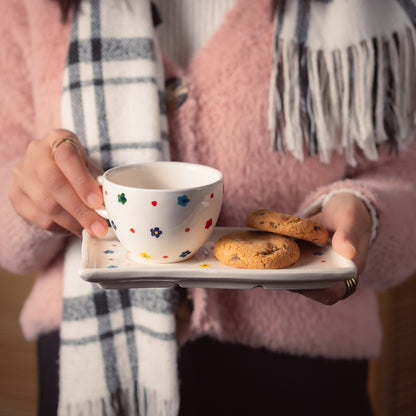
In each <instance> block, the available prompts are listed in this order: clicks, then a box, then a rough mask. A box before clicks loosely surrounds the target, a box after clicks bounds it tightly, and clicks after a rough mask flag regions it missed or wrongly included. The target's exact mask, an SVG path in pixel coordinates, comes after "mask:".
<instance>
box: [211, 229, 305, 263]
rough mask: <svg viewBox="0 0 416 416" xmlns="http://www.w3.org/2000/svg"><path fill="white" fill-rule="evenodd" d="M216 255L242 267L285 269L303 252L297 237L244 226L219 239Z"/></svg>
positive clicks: (216, 244) (221, 259)
mask: <svg viewBox="0 0 416 416" xmlns="http://www.w3.org/2000/svg"><path fill="white" fill-rule="evenodd" d="M214 254H215V257H216V258H217V259H218V260H219V261H220V262H221V263H224V264H226V265H228V266H233V267H237V268H240V269H281V268H284V267H288V266H291V265H292V264H294V263H295V262H296V261H297V260H298V259H299V256H300V250H299V247H298V245H297V244H296V242H295V241H293V240H291V239H290V238H287V237H283V236H281V235H277V234H273V233H265V232H261V231H254V230H253V231H251V230H242V231H234V232H231V233H228V234H226V235H224V236H222V237H221V238H220V239H218V240H217V241H216V243H215V246H214Z"/></svg>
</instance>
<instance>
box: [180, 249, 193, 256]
mask: <svg viewBox="0 0 416 416" xmlns="http://www.w3.org/2000/svg"><path fill="white" fill-rule="evenodd" d="M190 254H191V252H190V251H189V250H186V251H182V253H181V254H180V255H179V257H182V258H184V257H186V256H189V255H190Z"/></svg>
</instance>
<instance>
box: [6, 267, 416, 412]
mask: <svg viewBox="0 0 416 416" xmlns="http://www.w3.org/2000/svg"><path fill="white" fill-rule="evenodd" d="M34 277H35V276H33V275H25V276H20V275H19V276H17V275H12V274H10V273H8V272H6V271H4V270H2V269H0V283H1V291H0V415H1V416H35V415H36V414H37V360H36V343H34V342H27V341H25V340H24V338H23V336H22V333H21V331H20V327H19V322H18V318H19V313H20V309H21V307H22V304H23V302H24V300H25V298H26V297H27V295H28V293H29V291H30V288H31V286H32V284H33V279H34ZM379 299H380V312H381V316H382V319H383V325H384V331H385V337H384V343H383V352H382V356H381V357H380V358H379V359H378V360H375V361H373V362H371V366H370V380H369V386H368V387H369V392H370V396H371V399H372V402H373V407H374V416H414V415H416V275H414V276H413V277H411V278H410V279H409V280H408V281H407V282H405V283H404V284H402V285H401V286H398V287H396V288H394V289H391V290H389V291H386V292H384V293H382V294H380V296H379ZM345 397H346V400H348V392H345ZM196 416H197V415H196ZM230 416H233V415H230ZM259 416H263V415H259ZM267 416H268V415H267ZM311 416H315V415H311ZM334 416H336V415H334ZM354 416H356V415H354ZM357 416H358V415H357Z"/></svg>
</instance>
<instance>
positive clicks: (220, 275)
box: [80, 227, 357, 290]
mask: <svg viewBox="0 0 416 416" xmlns="http://www.w3.org/2000/svg"><path fill="white" fill-rule="evenodd" d="M242 229H247V228H234V227H215V229H214V231H213V232H212V234H211V235H210V237H209V238H208V240H207V241H206V242H205V244H204V245H203V246H202V247H201V248H200V249H199V251H198V253H196V255H195V256H193V257H192V258H191V259H189V260H188V261H185V262H181V263H172V264H158V263H148V264H147V263H145V262H141V263H137V262H134V261H131V260H130V258H129V256H128V251H127V250H126V249H125V248H124V247H123V246H122V245H121V243H120V242H119V241H117V239H116V236H115V235H114V232H113V230H111V229H110V230H109V231H108V233H107V235H106V236H105V237H104V238H95V237H93V236H92V235H91V234H90V233H89V232H88V231H86V230H84V231H83V235H82V263H81V268H80V275H81V277H82V278H83V279H84V280H86V281H88V282H93V283H98V284H99V285H100V286H101V287H103V288H105V289H123V288H145V287H169V286H172V285H175V284H177V285H180V286H182V287H189V288H191V287H205V288H215V289H251V288H253V287H257V286H261V287H263V288H264V289H289V290H301V289H318V288H324V287H330V286H332V285H333V284H335V283H336V282H337V281H340V280H346V279H350V278H351V277H354V276H355V275H356V273H357V269H356V267H355V264H354V262H353V261H352V260H348V259H346V258H345V257H342V256H340V255H339V254H337V253H336V252H335V250H334V249H333V248H332V245H331V244H327V245H326V246H324V247H321V246H316V245H314V244H309V243H306V242H302V243H300V253H301V255H300V258H299V260H298V261H297V262H296V263H295V264H294V265H292V266H290V267H286V268H285V269H237V268H235V267H231V266H226V265H224V264H222V263H221V262H219V261H218V260H217V259H216V258H215V255H214V244H215V242H216V241H217V240H218V239H219V238H221V237H222V236H223V235H224V234H228V233H230V232H232V231H238V230H242Z"/></svg>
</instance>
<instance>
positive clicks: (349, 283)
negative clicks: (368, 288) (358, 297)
mask: <svg viewBox="0 0 416 416" xmlns="http://www.w3.org/2000/svg"><path fill="white" fill-rule="evenodd" d="M345 286H346V287H347V291H346V292H345V295H344V296H343V297H342V299H341V300H344V299H347V298H348V297H350V296H351V295H352V294H353V293H354V292H355V291H356V290H357V286H358V276H354V277H352V278H351V279H347V280H345Z"/></svg>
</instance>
